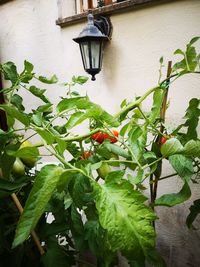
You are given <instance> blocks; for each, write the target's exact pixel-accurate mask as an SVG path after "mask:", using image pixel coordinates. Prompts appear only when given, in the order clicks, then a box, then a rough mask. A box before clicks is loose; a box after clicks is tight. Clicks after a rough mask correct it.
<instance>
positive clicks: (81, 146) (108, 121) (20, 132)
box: [0, 37, 200, 267]
mask: <svg viewBox="0 0 200 267" xmlns="http://www.w3.org/2000/svg"><path fill="white" fill-rule="evenodd" d="M198 39H199V38H198V37H195V38H193V39H192V40H191V41H190V43H189V44H188V45H187V47H186V51H182V50H180V49H178V50H176V51H175V54H179V55H181V56H182V57H183V59H181V61H179V62H177V63H175V64H174V66H173V68H172V72H171V74H170V77H167V78H166V79H164V80H163V81H159V83H158V85H156V86H155V87H153V88H151V89H150V90H148V91H147V92H146V93H145V94H144V95H143V96H141V97H138V98H136V100H134V101H133V102H129V103H128V102H127V100H123V101H122V104H121V107H120V110H119V112H118V113H117V114H114V115H111V114H109V113H108V112H107V111H105V110H104V109H103V108H102V107H101V106H100V105H98V104H96V103H93V102H92V101H91V100H90V98H89V96H87V95H86V96H82V95H80V94H79V92H77V91H75V90H74V88H75V86H77V85H82V84H84V83H85V82H87V78H86V77H83V76H78V77H75V76H74V77H73V78H72V81H71V82H68V83H64V84H63V86H65V88H66V95H65V96H61V98H60V101H59V102H58V103H52V102H51V100H49V99H48V97H47V96H46V95H45V93H46V89H43V86H44V85H43V84H45V85H46V86H54V85H55V84H58V78H57V77H56V75H53V76H52V77H51V78H46V77H44V76H39V77H38V76H37V75H36V74H35V73H34V66H33V65H32V64H31V63H30V62H28V61H25V62H24V70H23V71H22V72H21V73H19V72H18V70H17V67H16V66H15V64H14V63H12V62H7V63H5V64H2V65H0V70H1V72H2V74H3V75H4V79H5V80H8V81H10V83H11V85H10V87H8V88H5V89H3V92H4V94H5V96H6V98H7V102H6V104H1V105H0V109H1V110H3V111H4V112H5V113H6V118H7V124H8V131H3V130H1V131H0V168H1V179H0V197H1V200H2V201H1V203H0V210H1V215H0V225H1V227H0V229H1V230H0V241H1V242H0V255H1V256H0V257H1V260H2V262H3V264H4V265H6V266H13V262H15V265H16V266H24V262H26V265H27V262H28V263H29V264H28V265H27V266H33V267H35V266H48V267H49V266H58V267H61V266H73V265H74V264H75V263H79V264H82V265H81V266H93V265H92V264H91V263H89V261H88V260H87V259H86V257H85V255H86V254H87V253H88V251H89V254H90V257H92V258H93V263H94V264H95V266H108V267H109V266H114V265H115V264H117V261H118V254H119V252H120V253H121V254H122V255H123V256H124V257H126V258H127V260H128V262H129V263H130V266H140V267H142V266H145V261H148V262H149V263H151V264H152V265H153V266H165V263H164V261H163V259H162V257H161V256H160V255H159V253H158V252H157V251H156V232H155V228H154V221H155V220H156V219H157V216H156V213H155V211H154V206H157V205H163V206H169V207H172V206H174V205H177V204H181V203H183V202H184V201H186V200H188V199H189V198H190V196H191V190H190V181H191V180H192V181H195V178H194V177H195V175H198V174H199V172H200V161H199V158H200V140H199V137H198V132H197V127H198V122H199V115H200V109H199V103H200V100H199V99H196V98H193V99H191V101H190V102H189V105H188V108H187V110H186V113H185V116H184V120H185V122H184V123H182V124H181V125H177V126H176V128H175V129H174V130H173V131H171V132H170V133H169V132H167V129H166V127H165V121H164V119H165V118H164V117H163V116H162V114H163V112H164V113H165V110H163V109H165V107H164V105H163V103H164V101H166V100H167V99H166V98H167V91H168V89H169V85H170V83H172V82H174V81H175V80H176V79H177V78H180V77H181V76H183V75H186V74H190V73H192V74H199V73H200V69H199V68H200V56H199V55H198V54H197V52H196V49H195V46H194V44H195V42H197V41H198ZM160 64H161V66H162V65H163V58H161V60H160ZM34 80H37V86H36V85H34ZM160 80H161V79H160ZM40 83H41V88H40V87H39V85H38V84H40ZM23 90H26V91H27V92H28V93H29V94H30V97H36V98H38V100H39V101H40V102H41V103H42V104H41V105H39V106H38V107H34V109H33V110H32V111H31V112H27V106H26V103H25V101H24V99H23ZM151 96H152V98H153V103H152V107H151V109H150V110H149V111H143V109H142V102H143V101H144V100H145V99H146V98H147V97H151ZM54 104H56V108H55V109H54V108H53V105H54ZM83 122H84V123H85V122H86V123H87V124H88V132H87V133H83V134H80V133H79V132H77V134H74V131H75V130H76V128H75V127H76V126H77V125H81V124H82V123H83ZM116 127H117V129H115V130H113V128H116ZM116 131H118V132H119V135H118V132H116ZM98 133H99V134H101V135H103V136H104V138H103V139H102V140H101V142H97V138H92V136H97V135H98ZM114 133H115V134H114ZM169 134H170V138H169ZM34 135H36V136H37V138H38V141H39V143H37V144H32V145H31V146H28V147H24V146H23V143H25V142H26V140H30V139H31V137H32V136H34ZM161 138H166V141H165V142H163V143H162V142H161ZM112 140H115V141H114V142H112ZM114 143H115V144H114ZM44 151H45V152H44ZM86 151H87V153H86ZM86 154H87V156H83V155H86ZM45 156H48V157H51V158H52V160H51V161H52V162H55V164H46V165H45V164H43V165H44V166H43V167H42V168H41V169H38V168H37V165H36V167H35V168H32V167H33V166H30V165H28V164H27V165H26V166H25V172H24V175H22V176H20V177H19V175H17V173H16V172H15V171H14V169H13V165H14V163H15V161H16V159H21V161H22V162H23V163H24V164H26V161H25V160H24V159H26V160H27V159H30V160H31V162H32V163H35V161H36V160H37V161H38V163H39V162H40V161H44V162H45V160H44V157H45ZM23 160H24V161H23ZM166 160H168V161H169V164H170V165H171V166H172V168H173V169H174V171H175V174H174V173H173V174H172V175H168V176H166V177H165V176H164V177H163V176H162V162H163V161H166ZM38 166H39V164H38ZM100 168H101V169H102V168H104V175H101V176H100V173H102V172H100V171H99V170H100ZM174 175H177V176H179V177H180V179H181V180H182V182H183V187H182V189H181V190H180V192H178V193H177V192H175V193H171V194H165V195H163V196H161V197H160V198H158V199H157V198H156V194H157V184H158V182H159V181H160V180H163V179H167V178H170V177H172V176H174ZM146 180H148V181H149V185H150V186H149V190H150V204H147V202H146V200H147V196H145V192H144V189H145V186H144V182H145V181H146ZM13 193H14V194H16V195H17V196H18V199H19V200H20V202H21V204H22V205H23V206H24V211H23V213H22V215H21V216H20V218H19V214H18V211H17V209H16V207H15V205H14V203H13V202H12V199H11V198H10V195H11V196H12V194H13ZM198 213H199V200H196V201H195V202H194V205H193V206H192V207H191V208H190V214H189V216H188V218H187V225H188V226H189V227H191V226H192V223H193V221H194V220H195V218H196V216H197V214H198ZM49 216H52V218H53V222H52V223H48V219H49ZM16 224H17V226H16ZM33 229H36V232H37V234H38V236H39V238H40V241H41V242H42V244H43V246H44V248H45V251H46V253H45V255H43V256H42V257H39V255H38V253H37V251H36V247H35V246H34V242H33V240H32V238H31V236H30V234H31V232H32V231H33ZM14 233H15V237H14ZM11 247H12V249H11ZM30 255H31V256H30Z"/></svg>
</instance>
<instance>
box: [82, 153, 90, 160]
mask: <svg viewBox="0 0 200 267" xmlns="http://www.w3.org/2000/svg"><path fill="white" fill-rule="evenodd" d="M91 156H92V152H91V151H90V152H89V151H85V152H84V153H83V155H82V156H80V159H81V160H84V159H88V158H89V157H91Z"/></svg>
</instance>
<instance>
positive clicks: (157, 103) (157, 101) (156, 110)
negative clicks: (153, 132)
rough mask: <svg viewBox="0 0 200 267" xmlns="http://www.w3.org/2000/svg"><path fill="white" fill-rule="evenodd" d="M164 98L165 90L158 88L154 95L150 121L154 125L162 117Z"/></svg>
mask: <svg viewBox="0 0 200 267" xmlns="http://www.w3.org/2000/svg"><path fill="white" fill-rule="evenodd" d="M163 96H164V90H163V89H161V88H158V89H157V90H156V91H155V92H154V94H153V106H152V109H151V115H150V118H149V121H150V122H152V123H154V121H155V120H156V119H157V118H159V117H160V109H161V107H162V102H163Z"/></svg>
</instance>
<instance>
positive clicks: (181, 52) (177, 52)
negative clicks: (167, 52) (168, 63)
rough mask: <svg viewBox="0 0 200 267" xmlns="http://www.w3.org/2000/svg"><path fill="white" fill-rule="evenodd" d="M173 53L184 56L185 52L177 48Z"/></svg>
mask: <svg viewBox="0 0 200 267" xmlns="http://www.w3.org/2000/svg"><path fill="white" fill-rule="evenodd" d="M174 55H182V56H185V53H184V52H183V51H182V50H181V49H177V50H176V51H175V52H174Z"/></svg>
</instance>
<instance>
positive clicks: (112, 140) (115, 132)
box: [108, 130, 119, 144]
mask: <svg viewBox="0 0 200 267" xmlns="http://www.w3.org/2000/svg"><path fill="white" fill-rule="evenodd" d="M112 134H113V135H114V136H116V137H118V136H119V133H118V131H116V130H113V131H112ZM108 139H110V142H111V143H112V144H113V143H116V142H117V141H118V140H117V138H115V137H113V136H108Z"/></svg>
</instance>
